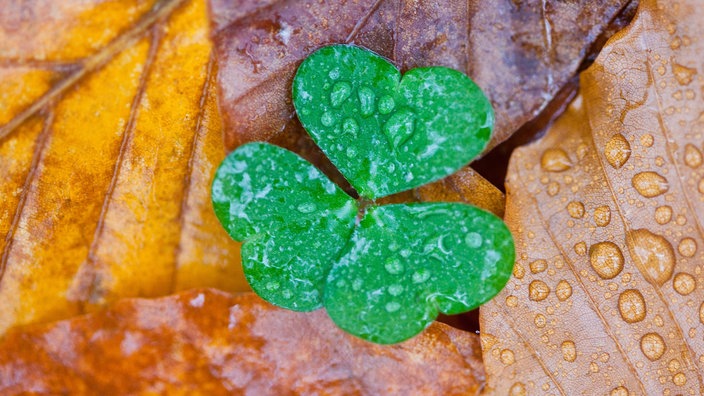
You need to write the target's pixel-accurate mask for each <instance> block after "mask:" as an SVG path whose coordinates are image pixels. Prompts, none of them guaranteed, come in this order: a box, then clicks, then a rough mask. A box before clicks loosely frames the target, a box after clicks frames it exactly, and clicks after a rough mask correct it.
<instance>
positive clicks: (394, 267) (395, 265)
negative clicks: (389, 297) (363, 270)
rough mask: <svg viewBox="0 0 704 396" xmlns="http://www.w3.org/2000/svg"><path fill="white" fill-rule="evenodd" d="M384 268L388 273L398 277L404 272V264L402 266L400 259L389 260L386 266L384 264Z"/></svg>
mask: <svg viewBox="0 0 704 396" xmlns="http://www.w3.org/2000/svg"><path fill="white" fill-rule="evenodd" d="M384 268H386V271H388V272H389V273H390V274H392V275H398V274H400V273H401V272H403V264H401V261H399V260H398V259H391V260H389V261H388V262H387V263H386V264H384Z"/></svg>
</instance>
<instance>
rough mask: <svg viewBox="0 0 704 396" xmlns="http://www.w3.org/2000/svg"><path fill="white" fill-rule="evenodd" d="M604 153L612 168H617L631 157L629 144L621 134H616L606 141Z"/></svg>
mask: <svg viewBox="0 0 704 396" xmlns="http://www.w3.org/2000/svg"><path fill="white" fill-rule="evenodd" d="M604 155H605V156H606V161H608V162H609V164H610V165H611V166H612V167H614V169H619V168H620V167H622V166H623V165H624V164H625V163H626V161H628V158H630V157H631V144H630V143H628V140H626V138H625V137H623V135H621V134H620V133H619V134H616V135H614V136H612V137H611V139H610V140H609V141H608V142H607V143H606V148H605V149H604Z"/></svg>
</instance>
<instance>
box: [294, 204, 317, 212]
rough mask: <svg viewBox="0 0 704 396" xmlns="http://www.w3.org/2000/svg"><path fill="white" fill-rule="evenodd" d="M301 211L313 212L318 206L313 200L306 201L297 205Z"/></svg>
mask: <svg viewBox="0 0 704 396" xmlns="http://www.w3.org/2000/svg"><path fill="white" fill-rule="evenodd" d="M296 209H298V211H299V212H301V213H312V212H314V211H315V209H316V206H315V204H314V203H312V202H304V203H302V204H300V205H298V206H297V207H296Z"/></svg>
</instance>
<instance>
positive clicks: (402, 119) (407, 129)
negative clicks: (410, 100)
mask: <svg viewBox="0 0 704 396" xmlns="http://www.w3.org/2000/svg"><path fill="white" fill-rule="evenodd" d="M415 118H416V115H415V114H414V113H413V112H412V111H411V110H408V109H402V110H399V111H397V112H396V113H394V114H393V115H392V116H391V117H389V119H388V120H387V121H386V124H384V134H386V138H387V139H388V140H389V144H390V145H391V147H392V148H398V147H399V146H401V145H402V144H403V143H405V142H406V141H408V139H410V138H411V136H413V132H414V127H413V124H414V122H415Z"/></svg>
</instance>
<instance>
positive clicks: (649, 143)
mask: <svg viewBox="0 0 704 396" xmlns="http://www.w3.org/2000/svg"><path fill="white" fill-rule="evenodd" d="M653 143H655V139H654V138H653V135H651V134H649V133H646V134H645V135H643V136H641V137H640V144H642V145H643V147H653Z"/></svg>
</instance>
